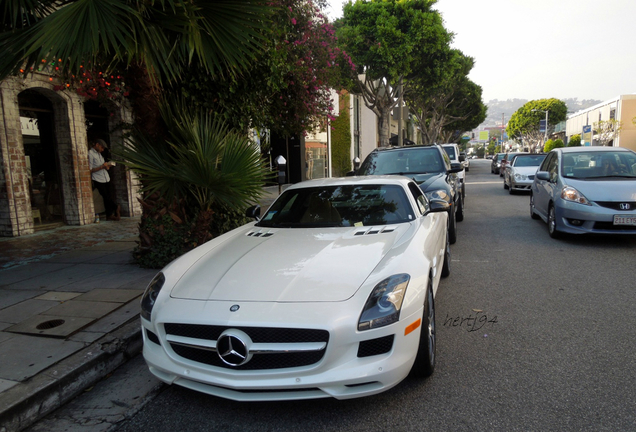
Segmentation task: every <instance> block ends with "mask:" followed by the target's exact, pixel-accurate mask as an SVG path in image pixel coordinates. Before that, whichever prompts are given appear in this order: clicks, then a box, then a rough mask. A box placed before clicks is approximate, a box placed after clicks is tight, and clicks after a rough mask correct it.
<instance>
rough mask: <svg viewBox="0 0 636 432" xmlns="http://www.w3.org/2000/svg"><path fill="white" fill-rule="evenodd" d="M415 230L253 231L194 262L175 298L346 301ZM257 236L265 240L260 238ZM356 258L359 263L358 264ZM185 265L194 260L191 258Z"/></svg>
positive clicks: (400, 227) (404, 226)
mask: <svg viewBox="0 0 636 432" xmlns="http://www.w3.org/2000/svg"><path fill="white" fill-rule="evenodd" d="M410 226H411V224H399V225H389V226H386V227H374V228H379V231H380V232H377V233H373V232H372V231H373V230H371V231H370V230H369V228H370V227H351V228H329V229H320V228H315V229H297V228H296V229H294V228H289V229H267V228H263V229H259V228H258V227H250V228H248V229H244V232H243V233H239V235H235V236H233V237H232V238H231V239H230V240H229V241H225V242H222V243H219V244H217V245H215V246H212V247H211V248H210V250H209V251H207V252H205V253H204V254H202V255H201V254H199V256H200V258H199V259H196V258H195V259H196V261H195V259H193V263H192V264H191V265H190V266H189V268H187V270H186V271H185V272H184V273H183V275H182V276H181V277H180V278H179V280H178V281H177V282H176V283H175V285H174V287H173V289H172V292H171V297H173V298H180V299H192V300H215V301H260V302H328V301H343V300H346V299H348V298H350V297H351V296H353V295H354V294H355V292H356V291H357V290H358V288H359V287H360V286H361V285H362V284H363V282H364V281H365V280H366V278H367V277H368V276H369V274H370V273H371V272H372V271H373V270H374V269H375V267H376V266H377V265H378V263H379V262H380V261H381V260H382V258H383V257H384V256H385V255H386V254H387V252H388V251H389V250H390V249H391V248H392V247H393V246H394V245H395V244H396V242H397V241H398V240H399V238H400V237H401V236H402V234H404V233H405V232H406V231H407V230H408V228H409V227H410ZM240 229H242V228H240ZM375 231H378V229H376V230H375ZM257 233H260V234H259V235H258V236H256V235H254V234H257ZM356 233H365V234H358V235H356ZM270 234H271V235H270ZM213 241H214V240H213ZM213 241H212V242H213ZM212 242H210V243H212ZM205 246H206V245H204V246H202V247H205ZM352 257H355V258H356V259H355V263H354V262H353V261H352ZM182 259H188V255H185V256H184V257H183V258H182ZM180 264H181V265H179V267H180V268H183V265H182V263H180Z"/></svg>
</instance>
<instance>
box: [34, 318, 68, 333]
mask: <svg viewBox="0 0 636 432" xmlns="http://www.w3.org/2000/svg"><path fill="white" fill-rule="evenodd" d="M64 322H65V321H64V320H63V319H54V320H50V321H44V322H43V323H40V324H38V325H37V326H36V327H35V328H36V329H38V330H48V329H52V328H55V327H59V326H61V325H62V324H64Z"/></svg>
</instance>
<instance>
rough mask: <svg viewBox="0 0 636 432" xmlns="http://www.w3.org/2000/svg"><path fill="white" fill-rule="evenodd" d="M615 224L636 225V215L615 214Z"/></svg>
mask: <svg viewBox="0 0 636 432" xmlns="http://www.w3.org/2000/svg"><path fill="white" fill-rule="evenodd" d="M614 225H634V226H636V216H620V215H614Z"/></svg>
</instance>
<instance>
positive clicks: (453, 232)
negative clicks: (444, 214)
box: [448, 204, 457, 244]
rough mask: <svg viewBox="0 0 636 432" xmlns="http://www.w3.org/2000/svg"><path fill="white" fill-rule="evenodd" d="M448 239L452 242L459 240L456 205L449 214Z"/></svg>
mask: <svg viewBox="0 0 636 432" xmlns="http://www.w3.org/2000/svg"><path fill="white" fill-rule="evenodd" d="M448 218H449V219H448V239H449V241H450V244H455V242H456V241H457V219H456V218H455V205H454V204H453V206H452V207H451V210H450V213H449V214H448Z"/></svg>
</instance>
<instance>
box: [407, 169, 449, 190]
mask: <svg viewBox="0 0 636 432" xmlns="http://www.w3.org/2000/svg"><path fill="white" fill-rule="evenodd" d="M409 177H411V178H412V179H413V181H415V183H417V185H418V186H419V187H420V189H422V190H423V191H424V192H429V191H432V190H435V189H446V188H447V187H448V186H447V184H446V181H445V177H446V173H434V174H414V175H411V176H409Z"/></svg>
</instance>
